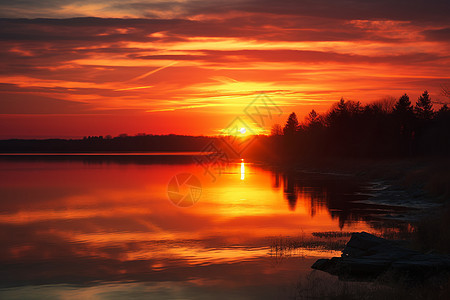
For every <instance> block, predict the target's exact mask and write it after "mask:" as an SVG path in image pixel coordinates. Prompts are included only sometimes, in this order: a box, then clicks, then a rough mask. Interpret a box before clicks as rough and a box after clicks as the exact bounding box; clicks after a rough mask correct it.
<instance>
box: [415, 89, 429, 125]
mask: <svg viewBox="0 0 450 300" xmlns="http://www.w3.org/2000/svg"><path fill="white" fill-rule="evenodd" d="M414 111H415V113H416V115H417V117H418V118H419V119H422V120H430V119H431V118H432V117H433V114H434V111H433V104H432V103H431V98H430V95H429V94H428V92H427V91H425V92H423V94H422V96H420V97H419V99H418V100H417V102H416V106H415V107H414Z"/></svg>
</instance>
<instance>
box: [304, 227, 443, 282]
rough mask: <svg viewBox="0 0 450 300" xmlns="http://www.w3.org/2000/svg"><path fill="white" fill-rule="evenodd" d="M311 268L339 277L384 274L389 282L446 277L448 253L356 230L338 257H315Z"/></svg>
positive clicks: (366, 278)
mask: <svg viewBox="0 0 450 300" xmlns="http://www.w3.org/2000/svg"><path fill="white" fill-rule="evenodd" d="M311 268H312V269H315V270H321V271H325V272H327V273H330V274H332V275H337V276H338V277H339V279H341V280H353V281H371V280H376V279H380V278H383V277H384V278H389V279H388V281H390V283H393V282H401V283H406V284H415V283H418V282H420V283H424V282H430V281H441V280H442V281H445V280H448V278H450V256H447V255H440V254H432V253H426V254H424V253H421V252H418V251H415V250H411V249H407V248H404V247H403V246H401V245H400V244H399V243H398V242H395V241H390V240H386V239H383V238H380V237H376V236H374V235H372V234H369V233H367V232H359V233H353V234H352V237H351V238H350V241H349V242H348V243H347V245H346V247H345V248H344V250H343V251H342V255H341V257H333V258H331V259H319V260H317V261H316V262H315V263H314V264H313V265H312V266H311Z"/></svg>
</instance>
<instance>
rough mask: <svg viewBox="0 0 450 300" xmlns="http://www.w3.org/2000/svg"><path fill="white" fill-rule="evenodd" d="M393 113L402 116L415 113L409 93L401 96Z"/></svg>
mask: <svg viewBox="0 0 450 300" xmlns="http://www.w3.org/2000/svg"><path fill="white" fill-rule="evenodd" d="M393 113H394V114H396V115H400V116H409V115H411V114H412V113H413V107H412V105H411V101H409V96H408V95H407V94H404V95H403V96H401V97H400V99H398V101H397V102H396V103H395V104H394V109H393Z"/></svg>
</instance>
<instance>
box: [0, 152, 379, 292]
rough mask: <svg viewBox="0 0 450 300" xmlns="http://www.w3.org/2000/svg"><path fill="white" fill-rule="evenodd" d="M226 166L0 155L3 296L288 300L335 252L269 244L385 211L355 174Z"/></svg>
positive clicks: (374, 224)
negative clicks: (183, 200) (190, 201)
mask: <svg viewBox="0 0 450 300" xmlns="http://www.w3.org/2000/svg"><path fill="white" fill-rule="evenodd" d="M161 155H162V154H161ZM161 161H163V162H164V163H160V162H161ZM220 171H221V172H220V174H219V173H215V175H216V176H215V178H213V176H211V175H210V174H208V173H205V169H203V168H202V167H200V166H198V165H197V164H196V163H193V161H192V159H190V158H189V159H186V157H185V159H184V160H182V159H175V158H173V157H172V158H167V159H148V158H146V159H139V158H137V156H136V157H132V158H124V157H99V156H98V155H96V157H87V156H86V155H84V156H82V157H77V156H76V155H73V156H64V157H56V158H55V157H54V156H40V157H24V156H23V157H21V158H17V157H4V158H2V159H1V160H0V178H2V180H1V182H0V191H1V202H0V227H1V231H0V232H1V233H0V243H1V245H2V247H1V248H0V251H1V253H0V265H1V268H0V284H1V286H0V297H1V298H10V299H14V298H17V299H23V298H32V299H52V298H54V299H61V298H64V299H71V298H74V299H77V298H80V297H84V298H87V297H91V298H93V299H116V298H117V299H123V298H129V297H134V298H146V299H147V298H163V299H164V298H167V299H210V298H212V297H214V298H216V299H217V298H219V299H220V298H223V299H229V298H231V297H233V298H236V299H241V298H242V299H273V298H287V297H289V295H290V294H291V293H292V287H293V286H295V284H296V281H297V280H298V279H299V277H301V276H304V275H305V274H308V273H309V272H310V271H311V270H310V266H311V264H312V263H313V262H314V261H315V259H317V258H323V257H331V256H335V255H337V254H339V253H338V252H337V251H336V249H331V248H329V247H327V246H326V245H325V246H311V247H309V246H305V247H303V248H299V249H296V250H295V251H290V252H288V253H282V254H280V253H277V252H276V251H274V244H277V243H279V241H280V240H283V239H284V240H289V239H294V240H297V241H298V240H303V239H304V240H308V239H312V238H314V237H313V235H312V234H313V233H317V232H328V231H339V232H341V231H342V232H351V231H362V230H365V231H369V232H377V231H379V230H381V229H380V225H379V224H380V222H379V221H377V214H378V213H380V212H383V211H384V210H386V207H377V206H375V205H371V206H370V205H366V204H361V203H359V202H358V201H359V200H362V199H365V198H367V197H368V196H367V194H365V193H363V192H362V191H364V187H367V186H368V185H367V184H368V183H365V182H359V181H358V180H356V179H355V178H354V177H352V176H344V175H339V174H317V173H308V172H300V171H295V170H291V171H281V170H275V169H274V168H269V167H262V166H258V165H255V164H252V163H248V162H235V163H232V164H230V165H229V166H228V167H227V168H226V169H224V170H220ZM180 173H189V174H193V175H194V176H196V177H197V178H198V179H199V181H200V182H201V196H200V198H199V200H198V202H196V203H195V204H194V205H193V206H191V207H178V206H176V205H174V204H173V203H172V202H171V201H170V200H169V198H168V191H167V188H168V183H169V182H170V180H171V179H172V177H173V176H175V175H177V174H180ZM180 192H182V193H184V192H189V189H187V190H186V189H185V190H180ZM353 201H355V202H353ZM322 240H323V239H322Z"/></svg>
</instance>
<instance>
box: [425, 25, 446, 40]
mask: <svg viewBox="0 0 450 300" xmlns="http://www.w3.org/2000/svg"><path fill="white" fill-rule="evenodd" d="M423 34H424V36H425V37H426V38H427V39H428V40H430V41H443V42H450V27H447V28H442V29H437V30H425V31H424V32H423Z"/></svg>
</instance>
